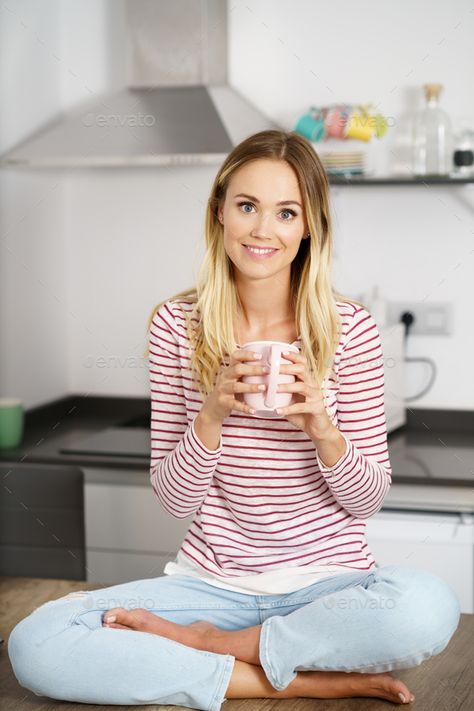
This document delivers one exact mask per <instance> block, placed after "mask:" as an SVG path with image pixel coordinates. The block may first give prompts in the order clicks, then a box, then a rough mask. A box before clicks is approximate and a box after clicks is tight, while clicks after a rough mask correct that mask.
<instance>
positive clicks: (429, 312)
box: [387, 301, 453, 336]
mask: <svg viewBox="0 0 474 711" xmlns="http://www.w3.org/2000/svg"><path fill="white" fill-rule="evenodd" d="M405 311H410V312H411V313H412V314H413V316H414V317H415V320H414V321H413V323H412V325H411V326H410V330H409V334H410V335H411V334H413V335H414V336H450V335H451V334H452V332H453V330H452V329H453V305H452V304H451V303H449V302H447V301H438V302H434V301H429V302H423V301H418V302H416V301H390V302H389V303H388V314H387V315H388V319H389V322H390V323H398V322H399V321H400V319H401V317H402V314H403V313H404V312H405Z"/></svg>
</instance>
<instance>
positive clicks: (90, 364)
mask: <svg viewBox="0 0 474 711" xmlns="http://www.w3.org/2000/svg"><path fill="white" fill-rule="evenodd" d="M82 365H83V367H84V368H145V367H147V366H148V363H147V360H146V358H144V357H143V356H128V357H126V358H121V357H120V356H100V357H99V358H94V356H87V358H85V360H84V361H83V363H82Z"/></svg>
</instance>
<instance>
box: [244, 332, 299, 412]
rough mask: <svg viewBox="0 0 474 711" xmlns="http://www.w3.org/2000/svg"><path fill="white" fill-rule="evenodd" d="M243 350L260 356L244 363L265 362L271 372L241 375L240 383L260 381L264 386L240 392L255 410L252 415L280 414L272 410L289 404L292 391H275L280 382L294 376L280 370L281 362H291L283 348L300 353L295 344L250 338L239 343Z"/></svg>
mask: <svg viewBox="0 0 474 711" xmlns="http://www.w3.org/2000/svg"><path fill="white" fill-rule="evenodd" d="M242 348H243V349H245V350H246V351H253V352H254V353H261V354H262V358H261V359H260V360H247V361H245V362H246V364H247V365H268V366H269V368H270V372H269V373H267V374H262V375H243V376H242V382H243V383H257V384H260V383H263V384H264V385H266V386H267V389H266V390H263V391H262V392H254V393H250V392H247V393H243V396H244V402H245V403H246V404H247V405H249V406H250V407H251V408H253V409H254V410H255V414H254V417H281V415H278V414H277V413H276V412H275V410H276V409H277V408H279V407H288V405H290V404H291V401H292V398H293V393H289V392H277V387H278V385H280V384H281V383H294V382H295V376H294V375H291V374H290V373H280V365H286V364H291V362H292V361H291V360H288V359H287V358H284V357H283V356H282V353H283V352H284V351H293V353H299V350H298V348H297V347H296V346H294V345H293V344H291V343H283V342H282V341H251V342H250V343H245V345H243V346H242Z"/></svg>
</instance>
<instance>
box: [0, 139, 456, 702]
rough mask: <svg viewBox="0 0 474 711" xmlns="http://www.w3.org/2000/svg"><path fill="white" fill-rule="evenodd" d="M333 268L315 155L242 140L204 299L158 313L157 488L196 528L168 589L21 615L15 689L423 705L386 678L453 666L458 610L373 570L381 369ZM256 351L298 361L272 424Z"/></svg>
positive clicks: (220, 212)
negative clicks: (276, 344)
mask: <svg viewBox="0 0 474 711" xmlns="http://www.w3.org/2000/svg"><path fill="white" fill-rule="evenodd" d="M262 249H263V250H264V251H265V252H266V256H262V255H261V254H260V255H259V254H258V250H262ZM252 250H253V251H252ZM255 250H257V253H256V252H255ZM331 257H332V236H331V219H330V204H329V185H328V181H327V177H326V174H325V172H324V169H323V167H322V165H321V163H320V161H319V159H318V157H317V155H316V153H315V152H314V150H313V148H312V146H311V144H310V143H309V142H307V141H306V140H305V139H304V138H302V137H301V136H299V135H297V134H295V133H293V132H288V133H285V132H280V131H263V132H260V133H258V134H255V135H253V136H250V137H249V138H248V139H246V140H245V141H243V142H242V143H241V144H240V145H238V146H237V147H236V148H235V149H234V150H233V151H232V152H231V153H230V154H229V156H228V157H227V159H226V160H225V162H224V164H223V165H222V167H221V169H220V170H219V172H218V174H217V177H216V179H215V182H214V185H213V188H212V192H211V196H210V199H209V203H208V208H207V214H206V255H205V260H204V263H203V266H202V269H201V272H200V274H199V277H198V284H197V288H196V289H195V290H190V291H187V292H182V293H180V294H178V295H177V296H175V297H174V298H172V299H169V300H168V301H166V302H162V303H161V304H159V305H158V306H157V307H156V308H155V309H153V312H152V315H151V318H150V324H149V326H150V337H149V346H150V349H149V355H150V382H151V400H152V422H151V437H152V456H151V468H150V475H151V484H152V487H153V490H154V493H155V495H156V498H157V505H161V507H162V508H163V509H165V511H166V512H167V513H168V514H169V515H171V516H173V517H175V518H185V517H187V516H191V515H193V519H192V522H191V525H190V526H189V529H188V531H187V533H186V536H185V539H184V541H183V543H182V546H181V549H180V551H179V552H178V555H177V557H176V560H175V561H174V562H170V563H168V564H167V566H166V567H165V570H164V571H163V572H164V573H165V574H164V575H162V576H160V577H158V578H150V579H146V580H138V581H133V582H130V583H125V584H122V585H115V586H111V587H108V588H104V589H102V590H96V591H82V592H81V593H75V594H73V595H68V596H66V597H64V598H60V599H59V600H55V601H49V602H48V603H46V604H45V605H43V606H41V607H40V608H38V609H37V610H35V611H34V612H33V613H32V614H31V615H30V616H29V617H27V618H26V619H24V620H22V621H21V622H20V623H19V624H18V625H17V626H16V627H15V629H14V630H13V632H12V635H11V637H10V640H9V654H10V658H11V661H12V665H13V669H14V671H15V674H16V676H17V678H18V680H19V682H20V684H22V685H23V686H25V687H26V688H29V689H31V690H32V691H34V692H35V693H37V694H44V695H47V696H52V697H53V698H58V699H66V700H70V701H81V702H86V703H102V704H104V703H105V704H107V703H108V704H150V703H159V704H174V705H177V706H188V707H192V708H197V709H212V711H217V710H218V709H220V707H221V704H222V702H223V701H224V700H225V699H226V698H249V697H257V698H258V697H271V698H292V697H313V698H338V697H350V696H375V697H380V698H383V699H387V700H389V701H392V702H394V703H409V702H410V701H412V700H413V698H414V697H413V695H412V693H411V691H410V690H409V689H408V687H407V686H406V685H405V684H404V683H403V682H402V681H401V680H400V679H396V678H395V677H393V676H392V675H391V674H389V673H388V672H389V670H394V669H406V668H410V667H413V666H416V665H418V664H420V663H421V662H422V661H424V660H425V659H427V658H429V657H431V656H433V655H436V654H438V653H439V652H441V651H442V650H443V649H444V648H445V647H446V645H447V644H448V642H449V640H450V638H451V637H452V635H453V633H454V631H455V630H456V627H457V625H458V621H459V614H460V613H459V604H458V601H457V599H456V597H455V595H454V594H453V592H452V591H451V589H450V588H449V587H448V586H447V585H446V583H444V582H443V581H442V580H441V579H439V578H437V577H435V576H433V575H431V574H429V573H427V572H422V571H418V570H416V569H412V568H406V567H401V566H395V565H389V566H384V567H379V566H378V565H377V564H376V562H375V560H374V558H373V555H372V553H371V551H370V549H369V547H368V545H367V542H366V540H365V536H364V531H365V520H366V519H367V518H369V517H370V516H372V515H374V514H375V513H376V512H377V511H378V510H379V509H380V508H381V506H382V504H383V500H384V497H385V495H386V493H387V491H388V489H389V486H390V483H391V468H390V462H389V457H388V451H387V432H386V421H385V413H384V404H383V389H384V380H383V363H382V355H383V354H382V349H381V343H380V336H379V333H378V330H377V327H376V325H375V322H374V320H373V318H372V316H371V315H370V313H369V312H368V311H367V310H366V309H365V307H364V306H363V305H362V304H360V303H358V302H356V301H354V300H350V299H347V298H345V297H343V296H342V295H341V294H338V293H337V292H335V291H334V290H333V288H332V287H331V282H330V266H331ZM254 340H277V341H284V342H286V343H292V344H295V345H299V346H300V348H299V349H298V353H290V354H289V355H288V356H286V357H287V359H288V361H290V364H286V365H282V366H281V367H280V371H281V372H285V373H288V374H293V375H294V376H295V381H294V382H293V383H290V384H286V385H281V386H280V387H279V390H280V391H286V392H291V393H293V401H292V404H290V405H289V406H288V407H287V408H284V409H283V411H282V412H281V413H280V417H279V418H278V419H270V418H267V419H265V418H256V417H254V416H253V413H252V411H251V410H250V408H249V406H248V405H247V404H246V403H245V402H244V399H243V393H245V392H251V391H254V390H256V388H257V386H256V385H252V384H249V383H247V382H244V381H243V380H242V377H243V376H244V375H251V374H254V375H255V374H259V375H260V374H262V373H264V366H263V365H256V364H255V357H254V355H252V353H251V352H250V351H249V350H247V349H245V348H242V347H241V346H242V345H243V344H245V343H248V342H250V341H254ZM229 354H230V357H229ZM251 362H253V364H252V363H251ZM158 546H159V542H157V547H158ZM160 547H161V548H162V549H163V545H161V546H160Z"/></svg>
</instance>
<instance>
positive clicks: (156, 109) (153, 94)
mask: <svg viewBox="0 0 474 711" xmlns="http://www.w3.org/2000/svg"><path fill="white" fill-rule="evenodd" d="M125 7H126V19H127V28H128V37H127V40H128V47H127V49H126V51H127V66H128V81H127V88H125V89H123V90H121V91H118V92H113V93H108V94H106V95H104V96H98V97H96V98H95V99H94V100H92V101H90V102H88V103H87V104H81V106H80V108H76V109H75V110H74V111H71V112H68V113H67V114H64V115H62V116H60V117H59V118H58V119H57V120H55V121H54V122H52V123H50V124H49V125H48V126H47V127H46V128H44V129H42V130H41V131H39V132H38V133H37V134H35V135H34V136H32V137H31V138H29V139H28V140H26V141H24V142H23V143H21V144H20V145H19V146H17V147H16V148H14V149H13V150H11V151H10V152H9V153H8V154H6V155H5V156H3V157H2V159H1V162H2V163H3V164H5V165H16V166H28V167H54V166H145V165H174V164H178V165H192V164H194V165H196V164H220V163H221V162H222V161H223V160H224V158H225V156H226V155H227V154H228V153H229V151H230V150H231V149H232V148H233V146H234V145H236V144H237V143H239V142H240V141H241V140H243V139H244V138H246V137H247V136H248V135H250V134H251V133H255V132H257V131H261V130H264V129H268V128H280V127H279V126H277V125H276V124H275V123H273V122H271V121H270V120H269V119H268V118H266V117H265V116H264V115H263V114H261V113H260V111H258V110H257V109H256V108H254V107H253V106H252V105H251V104H250V103H249V102H248V101H247V100H246V99H244V98H243V97H242V96H241V95H239V94H238V93H237V92H236V91H235V90H234V89H232V88H231V87H230V86H228V84H227V3H226V2H225V1H224V2H223V1H222V0H173V2H165V1H162V0H158V1H156V0H126V5H125Z"/></svg>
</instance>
